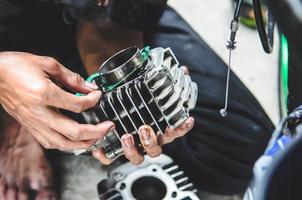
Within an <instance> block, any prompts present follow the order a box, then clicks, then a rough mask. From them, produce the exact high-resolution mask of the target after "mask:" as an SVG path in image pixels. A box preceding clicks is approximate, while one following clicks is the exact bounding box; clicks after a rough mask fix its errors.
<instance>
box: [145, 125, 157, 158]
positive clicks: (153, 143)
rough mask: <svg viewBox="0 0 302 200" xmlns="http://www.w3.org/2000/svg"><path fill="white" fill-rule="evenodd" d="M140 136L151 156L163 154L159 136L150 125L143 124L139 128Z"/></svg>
mask: <svg viewBox="0 0 302 200" xmlns="http://www.w3.org/2000/svg"><path fill="white" fill-rule="evenodd" d="M139 138H140V141H141V143H142V145H143V147H144V149H145V151H146V153H147V154H148V155H149V156H150V157H151V158H154V157H157V156H159V155H160V154H161V151H162V148H161V146H159V145H158V143H157V137H156V135H155V133H154V131H153V129H152V128H151V127H150V126H147V125H143V126H141V127H140V128H139Z"/></svg>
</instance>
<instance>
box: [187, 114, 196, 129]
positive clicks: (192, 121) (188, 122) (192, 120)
mask: <svg viewBox="0 0 302 200" xmlns="http://www.w3.org/2000/svg"><path fill="white" fill-rule="evenodd" d="M193 126H194V119H193V118H191V117H190V118H189V119H188V120H187V122H186V127H187V129H192V128H193Z"/></svg>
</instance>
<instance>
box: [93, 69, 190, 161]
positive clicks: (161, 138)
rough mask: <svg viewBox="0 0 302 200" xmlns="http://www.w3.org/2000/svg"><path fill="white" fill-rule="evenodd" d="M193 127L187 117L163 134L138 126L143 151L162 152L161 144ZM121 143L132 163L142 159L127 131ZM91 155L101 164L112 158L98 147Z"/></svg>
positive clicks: (142, 156) (154, 153)
mask: <svg viewBox="0 0 302 200" xmlns="http://www.w3.org/2000/svg"><path fill="white" fill-rule="evenodd" d="M181 68H182V70H183V71H184V73H185V74H189V70H188V68H187V67H186V66H182V67H181ZM193 127H194V118H193V117H189V118H188V119H187V120H186V121H185V122H184V123H183V124H181V125H180V126H179V127H178V128H175V129H171V128H170V127H167V128H166V130H165V133H164V134H161V133H155V132H154V130H153V129H152V128H151V127H150V126H148V125H143V126H141V127H140V128H139V138H140V142H141V144H142V146H143V148H144V151H145V152H146V154H147V155H149V156H150V157H152V158H153V157H157V156H159V155H160V154H161V152H162V146H163V145H164V144H168V143H171V142H173V141H174V140H175V139H176V138H179V137H183V136H184V135H186V134H187V133H188V132H189V131H190V130H191V129H192V128H193ZM121 143H122V147H123V150H124V154H125V156H126V158H127V159H128V160H129V161H130V162H131V163H133V164H140V163H142V162H143V161H144V155H143V154H142V152H140V151H139V150H138V149H137V148H136V146H135V142H134V138H133V135H131V134H129V133H127V134H124V135H123V136H122V137H121ZM92 155H93V156H94V157H95V158H96V159H98V160H99V161H100V162H101V163H103V164H110V163H111V162H112V160H109V159H107V158H106V156H105V155H104V153H103V150H101V149H99V150H96V151H93V152H92Z"/></svg>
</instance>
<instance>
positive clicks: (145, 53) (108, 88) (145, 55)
mask: <svg viewBox="0 0 302 200" xmlns="http://www.w3.org/2000/svg"><path fill="white" fill-rule="evenodd" d="M150 51H151V50H150V46H146V47H144V48H143V49H142V50H141V63H144V62H145V61H146V60H147V59H148V57H149V54H150ZM136 70H137V68H136V69H134V70H133V71H132V72H130V73H129V74H127V76H125V77H124V78H123V79H122V80H120V81H119V82H117V83H115V84H113V85H108V86H107V85H105V86H104V89H105V91H106V92H108V91H112V90H114V89H115V88H117V87H118V86H120V84H121V83H123V82H124V80H125V79H127V78H128V77H129V76H131V75H132V74H133V73H134V72H135V71H136Z"/></svg>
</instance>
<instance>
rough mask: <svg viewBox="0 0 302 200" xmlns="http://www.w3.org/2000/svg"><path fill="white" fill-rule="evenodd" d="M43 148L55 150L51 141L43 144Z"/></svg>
mask: <svg viewBox="0 0 302 200" xmlns="http://www.w3.org/2000/svg"><path fill="white" fill-rule="evenodd" d="M42 146H43V147H44V148H45V149H53V145H52V144H51V142H49V141H45V142H43V143H42Z"/></svg>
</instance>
